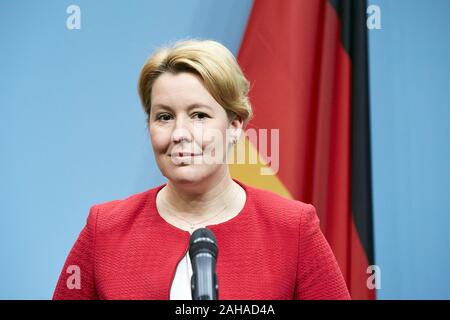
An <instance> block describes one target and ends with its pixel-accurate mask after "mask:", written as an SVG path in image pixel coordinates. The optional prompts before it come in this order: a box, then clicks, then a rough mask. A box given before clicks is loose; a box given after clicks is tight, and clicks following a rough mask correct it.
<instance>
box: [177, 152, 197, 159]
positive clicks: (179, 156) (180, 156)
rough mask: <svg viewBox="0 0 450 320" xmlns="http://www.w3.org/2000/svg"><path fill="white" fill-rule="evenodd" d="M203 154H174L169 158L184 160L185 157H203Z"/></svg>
mask: <svg viewBox="0 0 450 320" xmlns="http://www.w3.org/2000/svg"><path fill="white" fill-rule="evenodd" d="M201 155H202V154H201V153H192V152H174V153H172V154H170V155H169V156H170V157H172V158H184V157H196V156H201Z"/></svg>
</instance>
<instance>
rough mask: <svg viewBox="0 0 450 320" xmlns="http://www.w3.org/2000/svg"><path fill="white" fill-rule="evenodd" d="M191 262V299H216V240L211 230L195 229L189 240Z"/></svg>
mask: <svg viewBox="0 0 450 320" xmlns="http://www.w3.org/2000/svg"><path fill="white" fill-rule="evenodd" d="M189 257H190V258H191V262H192V271H193V273H192V278H191V291H192V300H217V296H218V290H219V285H218V283H217V274H216V258H217V241H216V237H215V236H214V234H213V233H212V231H211V230H209V229H206V228H200V229H197V230H195V231H194V232H193V233H192V235H191V238H190V240H189Z"/></svg>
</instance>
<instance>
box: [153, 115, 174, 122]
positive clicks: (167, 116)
mask: <svg viewBox="0 0 450 320" xmlns="http://www.w3.org/2000/svg"><path fill="white" fill-rule="evenodd" d="M170 119H172V116H171V115H170V114H168V113H161V114H158V115H157V116H156V120H160V121H169V120H170Z"/></svg>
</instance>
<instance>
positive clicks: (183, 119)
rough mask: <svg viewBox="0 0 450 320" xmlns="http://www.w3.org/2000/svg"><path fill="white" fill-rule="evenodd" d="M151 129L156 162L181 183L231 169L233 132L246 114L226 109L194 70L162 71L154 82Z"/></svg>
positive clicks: (168, 176) (168, 175) (198, 179)
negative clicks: (232, 116) (233, 113)
mask: <svg viewBox="0 0 450 320" xmlns="http://www.w3.org/2000/svg"><path fill="white" fill-rule="evenodd" d="M151 101H152V105H151V112H150V117H149V130H150V137H151V142H152V146H153V152H154V154H155V158H156V162H157V164H158V166H159V168H160V170H161V172H162V173H163V175H164V176H165V177H166V178H167V179H169V180H170V181H173V182H176V183H196V182H200V181H202V180H205V179H207V178H209V177H212V176H214V174H219V175H220V172H222V173H224V170H227V164H226V155H227V153H228V150H229V146H230V140H231V138H230V135H231V134H234V135H236V134H239V132H240V131H239V130H240V129H241V128H242V120H241V119H240V118H239V117H236V118H235V119H234V120H230V119H229V117H228V115H227V113H226V111H225V109H224V108H222V106H221V105H220V104H219V103H218V102H217V101H216V100H215V99H214V98H213V97H212V96H211V94H210V93H209V92H208V90H207V89H206V88H205V87H204V85H203V82H202V80H201V78H199V77H198V76H197V75H194V74H192V73H188V72H180V73H177V74H173V73H170V72H166V73H164V74H162V75H160V76H159V77H158V78H157V79H156V81H155V82H154V84H153V88H152V96H151Z"/></svg>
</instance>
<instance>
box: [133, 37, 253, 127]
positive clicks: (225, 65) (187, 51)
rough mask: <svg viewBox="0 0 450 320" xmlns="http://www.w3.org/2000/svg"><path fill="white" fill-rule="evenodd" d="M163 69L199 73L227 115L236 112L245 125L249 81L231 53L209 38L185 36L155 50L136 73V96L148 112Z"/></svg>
mask: <svg viewBox="0 0 450 320" xmlns="http://www.w3.org/2000/svg"><path fill="white" fill-rule="evenodd" d="M165 72H171V73H178V72H191V73H193V74H196V75H198V76H200V78H201V79H202V80H203V84H204V85H205V87H206V89H207V90H208V92H209V93H210V94H211V96H213V97H214V99H215V100H216V101H217V102H218V103H219V104H220V105H221V106H222V107H223V108H224V109H225V111H226V112H227V113H228V115H229V116H230V115H234V114H235V115H238V116H240V117H241V119H242V120H243V121H244V125H245V124H246V123H248V121H250V119H251V117H252V114H253V112H252V107H251V105H250V102H249V99H248V91H249V82H248V80H247V79H246V78H245V76H244V74H243V73H242V70H241V68H240V67H239V65H238V63H237V61H236V59H235V57H234V56H233V54H232V53H231V52H230V51H229V50H228V49H227V48H225V47H224V46H223V45H222V44H220V43H218V42H216V41H212V40H184V41H179V42H176V43H175V44H173V45H170V46H167V47H163V48H160V49H158V50H156V52H154V53H153V54H152V56H150V58H149V59H148V60H147V61H146V62H145V64H144V66H143V67H142V70H141V74H140V77H139V88H138V90H139V96H140V98H141V102H142V106H143V108H144V110H145V112H146V114H147V122H148V119H149V117H150V110H151V94H152V87H153V84H154V82H155V80H156V79H157V78H158V76H160V75H161V74H163V73H165Z"/></svg>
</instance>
